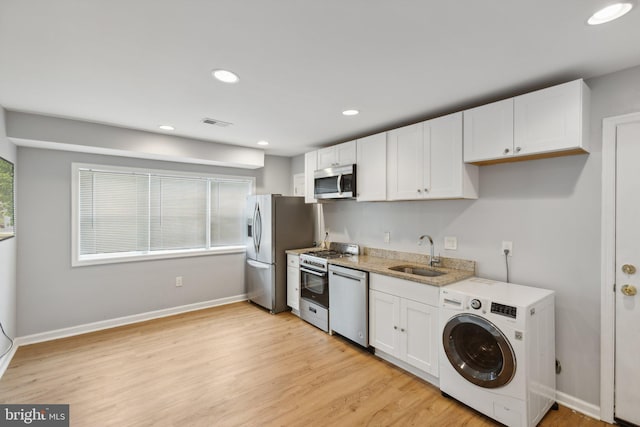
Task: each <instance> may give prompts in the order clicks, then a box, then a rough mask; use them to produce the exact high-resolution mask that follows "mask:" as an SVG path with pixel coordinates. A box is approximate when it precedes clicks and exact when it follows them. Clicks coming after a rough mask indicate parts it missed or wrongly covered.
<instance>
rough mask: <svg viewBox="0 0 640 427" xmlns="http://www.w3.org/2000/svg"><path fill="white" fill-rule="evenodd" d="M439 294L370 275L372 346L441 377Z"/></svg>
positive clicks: (416, 286)
mask: <svg viewBox="0 0 640 427" xmlns="http://www.w3.org/2000/svg"><path fill="white" fill-rule="evenodd" d="M438 294H439V289H438V288H437V287H434V286H429V285H424V284H421V283H416V282H411V281H407V280H402V279H397V278H394V277H388V276H383V275H379V274H374V273H371V274H370V290H369V344H370V345H371V346H372V347H374V348H375V349H376V353H378V352H379V351H381V352H384V353H386V354H388V355H390V356H392V357H394V358H396V359H397V360H400V361H402V362H405V363H407V364H409V365H411V366H413V367H415V368H418V369H419V370H421V371H423V372H426V373H428V374H430V375H433V376H434V377H437V376H438V330H437V328H438V307H437V304H438Z"/></svg>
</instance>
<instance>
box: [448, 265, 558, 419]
mask: <svg viewBox="0 0 640 427" xmlns="http://www.w3.org/2000/svg"><path fill="white" fill-rule="evenodd" d="M440 331H441V342H442V345H441V346H440V390H441V391H442V392H443V393H445V394H447V395H449V396H451V397H453V398H455V399H457V400H459V401H460V402H462V403H464V404H466V405H468V406H470V407H472V408H474V409H476V410H477V411H479V412H482V413H483V414H485V415H487V416H489V417H491V418H493V419H495V420H496V421H499V422H501V423H503V424H506V425H507V426H535V425H537V424H538V423H539V422H540V420H541V419H542V417H544V415H545V414H546V413H547V411H548V410H549V408H551V407H552V406H554V405H555V394H556V390H555V388H556V377H555V326H554V293H553V291H548V290H544V289H538V288H532V287H528V286H521V285H514V284H512V283H504V282H497V281H493V280H487V279H480V278H477V277H474V278H471V279H466V280H463V281H461V282H457V283H454V284H451V285H449V286H445V287H443V288H442V289H441V291H440Z"/></svg>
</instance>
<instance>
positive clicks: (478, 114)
mask: <svg viewBox="0 0 640 427" xmlns="http://www.w3.org/2000/svg"><path fill="white" fill-rule="evenodd" d="M512 154H513V98H509V99H505V100H503V101H498V102H494V103H492V104H487V105H482V106H480V107H477V108H472V109H471V110H466V111H465V112H464V161H465V162H475V161H478V160H487V159H499V158H502V157H504V156H510V155H512Z"/></svg>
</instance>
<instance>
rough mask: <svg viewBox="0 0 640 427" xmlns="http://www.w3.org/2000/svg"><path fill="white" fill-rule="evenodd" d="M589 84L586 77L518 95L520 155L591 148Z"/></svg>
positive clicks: (516, 133) (516, 117)
mask: <svg viewBox="0 0 640 427" xmlns="http://www.w3.org/2000/svg"><path fill="white" fill-rule="evenodd" d="M588 101H589V88H588V87H587V85H586V84H585V83H584V82H583V81H582V80H575V81H572V82H569V83H565V84H561V85H558V86H554V87H551V88H548V89H543V90H539V91H536V92H531V93H528V94H526V95H521V96H517V97H516V98H515V101H514V144H515V150H516V151H518V150H519V151H518V152H517V153H516V154H517V155H521V156H523V155H527V154H537V153H551V152H557V151H563V150H572V149H575V150H578V152H588V151H589V150H588V147H587V146H585V143H587V144H588V141H589V133H588V131H587V128H586V127H585V126H588V125H589V120H588V119H589V114H588V113H589V102H588Z"/></svg>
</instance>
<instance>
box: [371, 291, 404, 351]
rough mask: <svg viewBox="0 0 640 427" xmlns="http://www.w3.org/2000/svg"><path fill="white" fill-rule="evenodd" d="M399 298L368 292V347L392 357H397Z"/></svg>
mask: <svg viewBox="0 0 640 427" xmlns="http://www.w3.org/2000/svg"><path fill="white" fill-rule="evenodd" d="M399 301H400V298H398V297H396V296H393V295H389V294H385V293H384V292H378V291H369V345H371V346H372V347H374V348H376V349H378V350H380V351H384V352H385V353H387V354H390V355H392V356H396V357H397V356H399V347H398V330H399V325H400V306H399Z"/></svg>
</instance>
